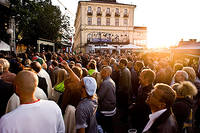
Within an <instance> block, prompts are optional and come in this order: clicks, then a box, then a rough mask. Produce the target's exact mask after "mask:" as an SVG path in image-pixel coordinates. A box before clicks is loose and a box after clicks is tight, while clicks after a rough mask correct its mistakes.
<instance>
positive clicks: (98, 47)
mask: <svg viewBox="0 0 200 133" xmlns="http://www.w3.org/2000/svg"><path fill="white" fill-rule="evenodd" d="M95 49H116V47H113V46H111V45H108V46H95Z"/></svg>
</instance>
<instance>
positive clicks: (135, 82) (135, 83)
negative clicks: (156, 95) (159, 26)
mask: <svg viewBox="0 0 200 133" xmlns="http://www.w3.org/2000/svg"><path fill="white" fill-rule="evenodd" d="M144 67H145V66H144V63H143V62H142V61H136V62H135V64H134V71H132V79H131V80H132V91H133V96H132V97H133V101H134V99H136V96H137V93H138V88H139V86H140V83H139V76H140V72H141V71H142V69H143V68H144Z"/></svg>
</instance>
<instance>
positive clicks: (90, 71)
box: [88, 61, 97, 76]
mask: <svg viewBox="0 0 200 133" xmlns="http://www.w3.org/2000/svg"><path fill="white" fill-rule="evenodd" d="M95 62H96V61H95ZM94 72H97V70H96V65H95V63H94V62H92V61H90V63H89V64H88V74H89V75H90V76H91V75H92V74H93V73H94Z"/></svg>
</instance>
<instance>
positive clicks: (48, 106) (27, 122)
mask: <svg viewBox="0 0 200 133" xmlns="http://www.w3.org/2000/svg"><path fill="white" fill-rule="evenodd" d="M27 77H29V78H27ZM37 85H38V77H37V75H36V74H35V73H33V72H31V71H27V70H23V71H21V72H19V73H18V74H17V76H16V78H15V91H16V94H17V95H18V96H19V98H20V106H19V107H18V108H17V109H15V110H14V111H12V112H10V113H8V114H6V115H4V116H3V117H2V118H1V119H0V132H1V133H13V132H19V133H36V132H42V133H49V132H54V133H57V132H60V133H64V132H65V126H64V121H63V118H62V113H61V110H60V108H59V107H58V105H56V103H55V102H52V101H47V100H40V99H37V98H36V97H35V94H34V93H35V91H36V88H37ZM30 114H31V115H30Z"/></svg>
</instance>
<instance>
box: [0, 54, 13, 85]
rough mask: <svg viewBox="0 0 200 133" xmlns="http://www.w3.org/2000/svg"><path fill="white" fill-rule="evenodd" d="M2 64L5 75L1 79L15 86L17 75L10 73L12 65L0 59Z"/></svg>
mask: <svg viewBox="0 0 200 133" xmlns="http://www.w3.org/2000/svg"><path fill="white" fill-rule="evenodd" d="M0 64H1V65H2V66H3V73H2V74H1V79H2V80H3V81H4V82H7V83H10V84H13V81H14V79H15V76H16V74H14V73H11V72H10V71H9V68H10V63H9V62H8V60H6V59H4V58H0Z"/></svg>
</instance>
